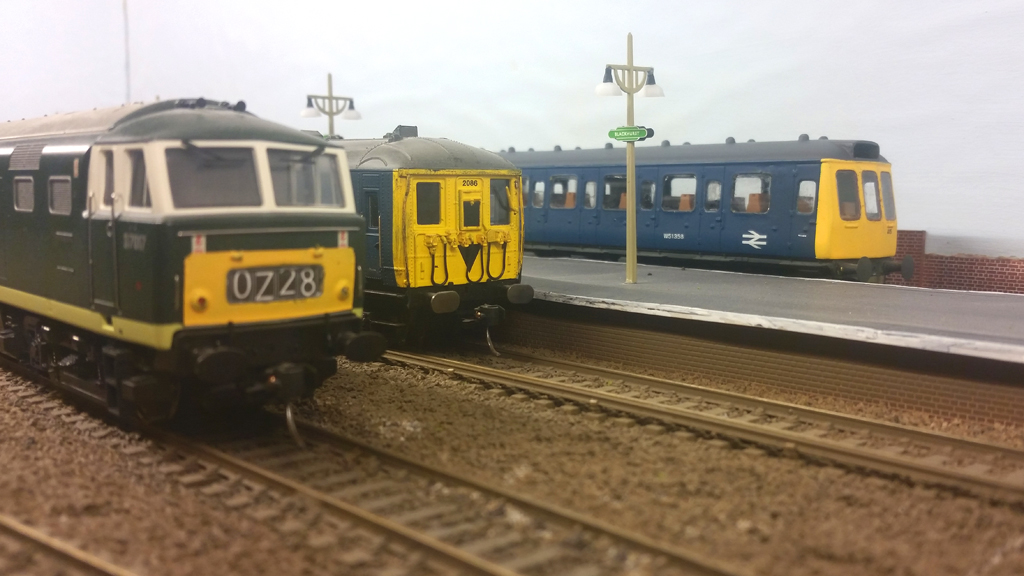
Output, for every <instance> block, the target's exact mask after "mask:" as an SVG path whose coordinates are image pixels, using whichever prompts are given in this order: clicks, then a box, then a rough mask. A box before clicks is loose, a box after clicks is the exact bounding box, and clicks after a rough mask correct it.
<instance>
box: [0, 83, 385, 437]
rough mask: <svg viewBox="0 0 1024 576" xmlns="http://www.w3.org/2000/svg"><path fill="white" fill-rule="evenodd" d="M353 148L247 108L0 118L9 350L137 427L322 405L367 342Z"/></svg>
mask: <svg viewBox="0 0 1024 576" xmlns="http://www.w3.org/2000/svg"><path fill="white" fill-rule="evenodd" d="M364 233H365V229H364V225H363V220H362V218H361V217H360V216H359V215H358V214H357V213H356V209H355V202H354V199H353V195H352V186H351V180H350V176H349V171H348V164H347V162H346V157H345V154H344V151H342V150H340V149H338V148H335V147H332V146H329V145H326V143H325V142H324V141H323V140H320V139H317V138H314V137H312V136H309V135H307V134H305V133H303V132H301V131H298V130H294V129H291V128H287V127H285V126H281V125H278V124H275V123H272V122H268V121H265V120H261V119H259V118H257V117H256V116H253V115H252V114H250V113H247V112H246V111H245V105H244V103H241V102H239V103H238V104H236V105H233V106H232V105H229V104H226V103H221V102H212V101H206V100H204V99H202V98H200V99H194V100H173V101H163V102H157V103H154V104H148V105H144V104H133V105H127V106H122V107H118V108H112V109H104V110H93V111H89V112H78V113H70V114H58V115H54V116H48V117H44V118H36V119H31V120H22V121H16V122H7V123H2V124H0V315H2V329H0V353H3V354H4V355H6V356H8V357H10V358H13V359H15V360H17V361H19V362H21V363H24V364H26V365H28V366H29V367H31V368H33V369H35V370H38V371H40V372H44V373H46V374H47V375H48V376H49V377H50V380H51V381H52V382H54V383H55V384H56V385H57V386H60V387H62V388H66V389H69V390H72V391H74V392H76V393H79V394H82V395H84V396H86V397H88V398H90V399H92V400H95V401H96V402H99V403H101V404H102V405H104V406H105V407H106V408H108V409H109V410H110V412H111V413H113V414H115V415H118V416H120V417H122V418H124V419H128V420H131V419H139V420H141V421H145V422H152V421H159V420H163V419H166V418H169V417H170V416H172V415H173V413H174V411H175V408H176V406H177V405H178V402H179V398H181V396H182V394H183V392H184V391H185V390H187V391H189V392H191V393H194V394H195V395H197V396H198V397H199V398H200V399H202V400H204V401H227V402H235V401H249V402H255V403H259V402H264V401H267V400H270V399H274V398H278V399H281V400H285V401H287V400H290V399H291V398H294V397H296V396H301V395H306V394H309V393H311V392H312V390H313V389H314V388H316V387H317V386H319V385H320V383H322V381H323V380H324V379H325V378H327V377H329V376H331V375H332V374H334V373H335V371H336V369H337V364H336V360H335V358H334V357H335V355H337V354H345V355H347V356H348V357H349V358H352V359H354V360H373V359H376V358H377V357H379V356H380V354H381V353H383V349H384V340H383V338H382V337H381V336H379V335H377V334H373V333H369V332H361V330H360V326H361V321H362V320H361V315H362V300H363V293H362V284H361V282H362V279H361V277H360V275H361V264H362V261H363V258H364V253H365V247H364V239H365V236H364Z"/></svg>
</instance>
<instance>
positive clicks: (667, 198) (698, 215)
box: [502, 135, 913, 281]
mask: <svg viewBox="0 0 1024 576" xmlns="http://www.w3.org/2000/svg"><path fill="white" fill-rule="evenodd" d="M502 154H503V156H504V157H505V158H507V159H508V160H509V161H511V162H513V163H514V164H515V165H516V166H518V167H519V168H521V169H522V170H523V180H524V185H523V186H524V190H526V193H527V196H528V201H527V202H526V208H525V214H526V216H525V219H526V248H527V249H530V250H535V251H538V252H540V253H544V252H573V253H578V254H591V255H613V256H615V255H621V254H624V253H625V245H626V210H625V208H626V166H625V161H626V154H625V150H624V149H622V148H612V147H610V146H608V147H606V148H604V149H597V150H565V151H562V150H557V149H556V150H555V151H551V152H532V151H531V152H515V151H514V150H511V149H510V150H509V152H503V153H502ZM636 166H637V168H636V178H637V182H636V187H637V188H636V190H637V204H638V205H637V233H638V239H637V247H638V254H639V255H640V256H647V257H673V258H682V259H709V260H733V261H745V262H756V263H766V264H787V265H797V266H800V267H821V268H824V269H826V270H827V271H829V272H831V273H832V274H834V275H836V276H839V277H854V278H857V279H859V280H861V281H867V280H870V279H877V278H879V277H880V276H881V275H883V274H887V273H890V272H893V271H897V270H899V271H901V272H902V273H903V275H904V276H905V277H909V276H910V275H911V274H913V260H911V259H909V258H906V259H903V260H902V261H896V260H895V259H894V256H895V254H896V225H897V221H896V199H895V191H894V189H893V180H892V168H891V166H890V164H889V163H888V162H887V161H886V160H885V158H883V157H882V156H881V155H879V147H878V145H877V144H875V143H874V142H867V141H859V140H858V141H854V140H826V139H819V140H810V139H808V138H807V136H806V135H802V136H801V137H800V139H798V140H797V141H791V142H761V143H758V142H747V143H734V142H732V139H730V141H729V142H727V143H726V144H710V145H689V144H685V145H682V146H669V145H668V143H667V142H664V143H662V145H661V146H647V147H641V146H638V147H637V148H636Z"/></svg>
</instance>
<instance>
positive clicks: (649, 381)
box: [501, 350, 1024, 461]
mask: <svg viewBox="0 0 1024 576" xmlns="http://www.w3.org/2000/svg"><path fill="white" fill-rule="evenodd" d="M501 354H502V356H503V357H504V358H509V359H517V360H521V361H528V362H534V363H543V364H547V365H548V366H550V367H552V368H560V369H563V370H572V371H574V372H578V373H583V374H589V375H592V376H599V377H602V378H608V379H612V378H618V379H620V380H623V381H625V382H626V383H630V384H640V385H644V386H650V387H651V388H655V389H657V390H662V391H664V392H676V393H680V394H688V395H692V396H700V397H702V398H704V399H707V400H710V401H712V402H718V403H722V404H732V405H733V406H739V407H744V408H747V409H751V410H754V409H758V408H763V409H764V410H765V411H766V412H768V413H769V414H771V415H773V416H778V417H780V418H781V417H799V418H803V419H805V420H808V421H810V422H814V423H819V424H833V425H841V426H844V427H849V428H858V429H861V430H866V431H868V432H873V433H876V434H884V435H887V436H893V437H900V438H904V439H910V440H918V441H922V442H929V443H933V444H941V445H943V446H948V447H950V448H959V449H964V450H971V451H973V452H990V453H993V454H997V455H1000V456H1008V457H1011V458H1016V459H1020V460H1022V461H1024V450H1020V449H1018V448H1014V447H1012V446H1006V445H1002V444H992V443H988V442H981V441H978V440H971V439H969V438H961V437H959V436H952V435H950V434H944V433H942V432H935V431H931V430H923V429H921V428H914V427H912V426H903V425H901V424H893V423H891V422H883V421H881V420H873V419H870V418H863V417H860V416H851V415H849V414H843V413H841V412H832V411H830V410H822V409H820V408H811V407H808V406H801V405H799V404H791V403H789V402H780V401H778V400H768V399H766V398H757V397H754V396H746V395H743V394H738V393H736V392H727V391H725V390H715V389H714V388H707V387H704V386H698V385H696V384H687V383H686V382H679V381H677V380H668V379H666V378H657V377H654V376H645V375H643V374H633V373H631V372H625V371H622V370H615V369H613V368H604V367H601V366H594V365H591V364H582V363H579V362H572V361H569V360H560V359H556V358H547V357H544V356H535V355H533V354H524V353H522V352H509V351H507V350H502V352H501Z"/></svg>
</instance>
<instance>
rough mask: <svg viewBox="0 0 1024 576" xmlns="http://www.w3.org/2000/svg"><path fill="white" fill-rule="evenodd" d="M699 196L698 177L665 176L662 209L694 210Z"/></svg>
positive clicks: (676, 210) (669, 210) (672, 210)
mask: <svg viewBox="0 0 1024 576" xmlns="http://www.w3.org/2000/svg"><path fill="white" fill-rule="evenodd" d="M696 198H697V177H696V176H692V175H685V176H665V187H664V188H663V189H662V191H661V209H662V210H665V211H668V212H693V208H694V206H695V205H696Z"/></svg>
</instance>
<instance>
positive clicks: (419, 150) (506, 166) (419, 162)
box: [331, 137, 516, 170]
mask: <svg viewBox="0 0 1024 576" xmlns="http://www.w3.org/2000/svg"><path fill="white" fill-rule="evenodd" d="M331 143H332V144H334V145H335V146H339V147H341V148H344V149H345V152H346V153H347V154H348V162H349V167H350V168H352V169H353V170H356V169H382V168H383V169H403V168H405V169H425V170H516V166H514V165H513V164H512V163H511V162H509V161H508V160H506V159H503V158H502V157H501V156H499V155H498V154H495V153H494V152H488V151H487V150H484V149H482V148H476V147H474V146H467V145H466V144H462V143H460V142H456V141H454V140H449V139H447V138H419V137H412V138H402V139H400V140H389V139H384V138H381V139H372V140H335V141H332V142H331Z"/></svg>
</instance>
